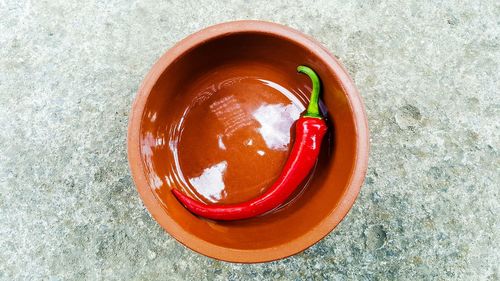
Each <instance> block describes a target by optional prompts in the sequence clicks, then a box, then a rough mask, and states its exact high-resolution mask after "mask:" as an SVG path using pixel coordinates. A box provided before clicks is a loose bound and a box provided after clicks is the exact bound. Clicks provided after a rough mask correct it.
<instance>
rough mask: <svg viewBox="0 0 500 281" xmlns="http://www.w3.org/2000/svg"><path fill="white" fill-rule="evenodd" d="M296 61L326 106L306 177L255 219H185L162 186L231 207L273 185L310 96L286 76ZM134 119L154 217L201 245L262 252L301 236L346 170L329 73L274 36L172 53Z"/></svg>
mask: <svg viewBox="0 0 500 281" xmlns="http://www.w3.org/2000/svg"><path fill="white" fill-rule="evenodd" d="M301 64H304V65H308V66H310V67H312V68H313V69H315V70H316V71H317V73H318V74H319V76H320V78H321V80H322V87H323V91H322V100H323V102H324V105H325V106H326V108H327V110H328V113H327V118H328V123H329V134H328V135H327V136H326V137H325V139H324V142H323V146H322V152H321V154H320V155H321V157H320V159H319V161H318V164H317V166H316V168H315V170H314V172H313V174H312V175H311V177H310V178H309V179H308V180H307V181H306V182H305V183H303V185H302V186H301V187H300V188H299V189H298V191H297V192H296V194H295V195H294V196H292V198H291V199H290V200H289V202H288V203H287V204H286V205H285V206H284V207H282V208H280V209H278V210H275V211H273V212H271V213H269V214H266V215H264V216H260V217H257V218H253V219H248V220H241V221H234V222H216V221H210V220H205V219H201V218H199V217H196V216H194V215H192V214H191V213H190V212H189V211H187V210H186V209H185V208H184V207H183V206H182V205H181V204H180V203H179V202H178V201H177V200H176V199H175V198H174V197H173V196H172V194H171V192H170V189H172V188H177V189H180V190H182V191H184V192H186V193H187V194H190V195H191V196H193V197H195V198H198V199H199V200H202V201H205V202H212V203H235V202H241V201H245V200H248V199H250V198H252V197H254V196H257V195H259V194H261V193H262V192H263V191H265V189H266V188H267V187H268V186H269V185H270V184H271V183H272V182H273V181H274V180H275V179H276V177H277V176H278V174H279V172H280V171H281V168H282V165H283V164H284V162H285V161H286V158H287V157H288V152H289V149H290V146H291V143H292V142H293V138H294V136H293V135H294V133H293V130H291V129H290V128H291V127H293V124H294V121H295V120H296V119H297V118H298V117H299V114H300V113H302V111H303V110H304V109H305V106H306V104H307V100H308V97H309V94H310V89H311V87H310V81H309V78H308V77H307V76H305V75H303V74H298V73H297V71H296V67H297V66H298V65H301ZM141 118H142V119H141V127H140V151H141V160H142V162H143V166H144V174H145V176H146V178H147V180H148V182H149V188H151V190H152V191H153V193H154V194H155V197H156V200H158V201H159V202H160V203H161V205H162V206H163V208H162V210H161V212H162V214H156V215H161V216H169V217H170V218H171V219H172V220H173V221H175V223H176V224H177V226H178V227H180V228H182V229H183V230H185V231H186V232H189V233H191V235H193V236H194V237H197V238H198V239H200V240H201V241H204V242H206V243H208V244H211V245H216V246H219V247H223V248H227V249H235V250H242V251H246V250H254V249H268V248H273V247H277V246H280V245H285V244H287V243H289V242H291V241H294V240H296V239H299V238H300V237H302V236H305V235H308V233H309V232H311V231H312V230H313V229H315V227H317V226H318V225H319V224H320V223H321V222H322V221H324V220H327V219H329V218H330V216H331V214H332V213H333V212H334V211H335V208H336V207H337V206H338V204H339V202H340V201H341V199H342V196H343V194H344V192H345V190H346V188H347V186H348V183H349V180H350V178H351V176H352V173H353V168H354V164H355V158H356V130H355V125H354V124H355V121H354V117H353V112H352V109H351V107H350V105H349V101H348V100H347V96H346V94H345V93H344V91H343V88H342V86H341V85H340V82H339V80H338V78H337V77H336V74H335V73H332V72H331V71H330V70H329V68H328V67H327V66H326V65H325V62H324V61H322V60H321V59H320V58H318V57H316V56H315V55H314V54H313V53H312V52H310V51H309V50H307V49H306V48H305V47H304V46H301V45H299V44H297V43H294V42H293V41H291V40H286V39H285V38H282V37H280V36H277V35H272V34H267V33H257V32H245V33H232V34H226V35H224V36H219V37H217V38H213V39H211V40H208V41H206V42H204V43H203V44H199V45H197V46H196V47H194V48H191V49H190V50H189V51H187V52H185V53H182V54H180V56H179V57H178V58H177V59H176V60H175V61H174V62H173V63H171V64H170V65H169V66H168V67H167V68H166V69H165V71H164V72H163V73H162V74H161V76H160V77H159V79H158V80H157V81H156V84H155V85H154V86H153V88H152V90H151V93H150V94H149V96H148V99H147V101H146V106H145V110H144V113H143V115H142V117H141ZM314 242H315V241H312V243H314ZM188 246H189V245H188Z"/></svg>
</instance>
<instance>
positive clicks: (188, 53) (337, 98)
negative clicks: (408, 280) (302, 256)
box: [128, 21, 368, 262]
mask: <svg viewBox="0 0 500 281" xmlns="http://www.w3.org/2000/svg"><path fill="white" fill-rule="evenodd" d="M235 61H236V62H241V63H239V64H238V63H237V65H239V66H240V69H239V70H236V71H244V70H245V67H246V66H248V63H247V62H251V63H254V64H257V65H259V64H261V65H266V64H267V65H274V66H275V69H279V70H281V71H282V72H279V71H275V70H269V71H267V73H262V75H263V76H265V77H267V78H268V79H270V80H273V79H274V80H276V79H278V80H279V81H276V82H277V83H279V84H284V85H290V86H291V87H297V88H301V89H302V91H299V92H304V93H305V92H307V89H308V88H307V87H309V86H308V83H310V82H309V81H308V80H307V77H303V76H300V75H297V74H296V73H295V68H296V66H297V65H300V64H306V65H308V66H310V67H312V68H313V69H315V70H316V71H317V72H318V74H319V76H320V77H321V80H322V86H323V92H322V99H323V101H324V103H325V105H326V107H327V108H328V120H329V122H330V131H331V135H330V136H331V137H330V138H327V139H325V142H324V145H323V153H322V158H321V159H320V161H319V163H318V166H317V169H316V172H315V174H314V177H313V179H312V180H311V181H310V184H309V185H308V187H307V188H306V189H305V191H304V192H303V193H302V194H301V196H300V197H298V200H295V201H294V202H293V204H289V205H287V207H286V208H283V209H281V210H280V211H279V212H275V213H271V214H268V215H265V216H263V217H259V218H255V219H250V220H243V221H235V222H225V223H220V222H211V221H206V220H203V219H200V218H198V217H196V216H193V215H192V214H191V213H189V212H188V211H187V210H186V209H185V208H183V207H182V205H180V204H179V203H178V201H176V200H175V198H174V197H173V196H172V195H171V193H170V192H169V190H170V188H176V186H168V185H165V186H162V187H161V188H159V189H156V188H152V181H151V179H152V178H153V179H154V178H155V177H157V178H162V176H164V175H165V173H166V171H165V168H164V167H167V166H168V165H169V162H172V161H173V159H172V156H171V153H170V151H169V149H168V146H164V147H159V146H157V145H156V142H154V141H153V142H151V141H144V140H148V139H149V140H151V139H153V140H154V139H157V138H161V134H162V133H163V132H162V129H161V128H165V126H167V125H168V123H169V122H172V116H173V115H174V113H173V112H174V110H173V108H177V107H180V104H179V102H180V101H179V100H182V99H179V98H178V97H179V96H182V95H188V94H189V93H188V92H186V93H183V91H186V89H187V88H186V84H189V81H193V79H195V78H196V77H200V76H203V75H205V74H206V73H207V72H210V71H211V70H213V69H214V68H215V67H218V66H220V65H221V64H230V63H234V62H235ZM236 69H238V67H237V68H236ZM260 69H261V70H262V69H263V70H264V71H265V70H266V69H271V68H268V67H267V68H266V67H263V68H262V67H261V68H260ZM287 72H289V73H290V76H283V75H282V73H287ZM294 81H295V82H294ZM294 83H295V84H294ZM192 91H196V89H195V90H193V89H192ZM300 99H301V100H303V101H304V102H305V99H304V97H300ZM155 113H156V116H155V120H154V122H152V121H151V118H150V116H152V115H153V114H155ZM128 141H129V162H130V166H131V169H132V173H133V177H134V181H135V183H136V186H137V188H138V190H139V193H140V194H141V197H142V198H143V200H144V202H145V205H146V207H147V208H148V210H149V211H150V212H151V213H152V215H153V216H154V218H155V219H156V220H157V221H158V222H159V223H160V225H162V227H163V228H165V230H167V231H168V232H169V233H170V234H171V235H172V236H174V237H175V238H176V239H177V240H179V241H180V242H181V243H183V244H184V245H186V246H188V247H189V248H191V249H193V250H195V251H198V252H200V253H202V254H205V255H208V256H211V257H214V258H218V259H222V260H227V261H234V262H262V261H269V260H274V259H279V258H283V257H286V256H289V255H292V254H295V253H297V252H300V251H302V250H304V249H305V248H307V247H309V246H311V245H312V244H314V243H315V242H317V241H318V240H320V239H321V238H322V237H324V236H325V235H326V234H328V233H329V232H330V231H331V230H332V229H333V228H334V227H335V226H336V225H337V224H338V223H339V222H340V220H341V219H342V218H343V217H344V216H345V215H346V213H347V212H348V210H349V209H350V207H351V206H352V204H353V203H354V200H355V198H356V196H357V194H358V192H359V189H360V186H361V184H362V181H363V179H364V175H365V173H366V165H367V159H368V130H367V124H366V117H365V112H364V108H363V104H362V102H361V98H360V96H359V94H358V93H357V91H356V88H355V86H354V84H353V82H352V80H351V79H350V78H349V76H348V74H347V72H346V71H345V69H344V68H343V67H342V66H341V65H340V64H339V63H338V62H337V61H336V60H335V58H333V57H332V56H331V55H330V54H328V53H327V52H326V50H325V49H324V48H323V47H321V46H320V45H319V44H318V43H317V42H315V41H313V40H312V39H310V38H308V37H306V36H304V35H302V34H300V33H299V32H297V31H295V30H292V29H289V28H287V27H284V26H281V25H277V24H273V23H266V22H257V21H242V22H232V23H225V24H221V25H217V26H214V27H210V28H208V29H205V30H202V31H200V32H198V33H196V34H194V35H192V36H190V37H188V38H186V39H184V40H183V41H181V42H180V43H179V44H178V45H176V46H175V47H174V48H172V49H171V50H169V51H168V52H167V53H166V54H165V55H164V56H163V57H162V58H160V60H159V61H158V62H157V63H156V64H155V66H154V67H153V68H152V70H151V72H150V73H149V74H148V76H147V77H146V79H145V81H144V82H143V84H142V86H141V88H140V90H139V93H138V96H137V98H136V101H135V102H134V106H133V109H132V114H131V117H130V125H129V138H128ZM145 151H146V152H147V153H145Z"/></svg>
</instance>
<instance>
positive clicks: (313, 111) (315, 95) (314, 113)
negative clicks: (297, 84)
mask: <svg viewBox="0 0 500 281" xmlns="http://www.w3.org/2000/svg"><path fill="white" fill-rule="evenodd" d="M297 71H298V72H300V73H304V74H306V75H307V76H309V78H311V82H312V92H311V100H310V101H309V106H308V107H307V112H306V114H304V116H308V117H316V118H321V114H320V113H319V106H318V102H319V92H320V90H321V86H320V82H319V77H318V75H317V74H316V72H314V70H312V69H311V68H309V67H307V66H304V65H300V66H299V67H297Z"/></svg>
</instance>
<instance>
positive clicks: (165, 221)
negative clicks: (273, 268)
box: [127, 20, 369, 263]
mask: <svg viewBox="0 0 500 281" xmlns="http://www.w3.org/2000/svg"><path fill="white" fill-rule="evenodd" d="M236 33H261V34H269V35H271V36H275V37H281V38H283V39H285V40H288V41H292V42H294V43H295V44H298V45H300V46H302V47H303V48H304V49H307V50H309V51H310V52H311V53H313V54H314V55H316V56H317V57H318V58H319V59H320V60H321V61H322V62H323V63H324V64H325V65H326V67H327V68H328V70H329V71H330V72H332V73H335V76H336V79H337V80H338V81H337V82H338V83H339V85H341V87H342V88H343V91H344V93H345V94H346V96H347V100H348V103H349V105H350V107H351V109H352V112H353V115H354V125H355V134H356V142H357V144H356V159H355V164H354V168H353V172H352V175H351V178H350V179H349V183H348V185H347V188H346V190H345V192H344V194H343V195H342V197H341V200H340V202H339V203H338V205H337V207H336V208H334V209H332V211H331V213H330V214H329V215H328V216H327V217H326V218H325V219H324V220H322V221H321V222H320V223H319V224H318V225H317V226H316V227H314V228H312V229H310V230H309V231H308V232H307V233H305V234H304V235H302V236H300V237H298V238H296V239H295V240H293V241H290V242H288V243H285V244H281V245H278V246H274V247H270V248H264V249H250V250H241V249H232V248H226V247H222V246H219V245H215V244H212V243H209V242H207V241H205V240H202V239H200V238H198V237H197V236H195V235H193V234H191V233H189V232H188V231H186V230H184V229H183V228H182V227H181V226H179V225H178V224H177V223H176V222H175V221H174V220H173V219H172V218H171V217H170V216H169V215H168V214H167V215H165V212H164V207H163V206H162V205H161V203H160V202H159V201H158V199H157V198H156V196H155V195H154V193H153V191H152V189H151V188H150V186H149V183H148V181H147V178H146V175H145V173H144V171H145V169H144V165H143V162H142V159H141V158H142V157H141V148H140V129H141V119H142V116H143V113H144V109H145V106H146V103H147V100H148V97H149V94H150V92H151V90H152V88H153V87H154V85H155V84H156V82H157V80H158V79H159V78H160V76H161V74H162V73H163V72H164V71H165V69H166V68H167V67H168V66H169V65H170V64H171V63H172V62H174V61H175V60H176V59H177V58H179V57H180V56H182V55H183V54H185V53H186V52H187V51H189V50H191V49H193V48H195V47H197V46H199V45H201V44H203V43H205V42H207V41H209V40H213V39H215V38H220V37H224V36H229V35H233V34H236ZM127 152H128V162H129V167H130V170H131V172H132V177H133V180H134V183H135V186H136V188H137V191H138V192H139V195H140V197H141V198H142V200H143V202H144V205H145V206H146V208H147V209H148V211H149V212H150V213H151V215H152V216H153V218H154V219H155V220H156V221H157V222H158V223H159V224H160V226H161V227H162V228H163V229H164V230H166V231H167V232H168V233H169V234H170V235H171V236H172V237H174V238H175V239H176V240H177V241H179V242H180V243H181V244H183V245H184V246H186V247H188V248H190V249H191V250H194V251H195V252H198V253H200V254H203V255H205V256H208V257H211V258H214V259H218V260H223V261H228V262H238V263H258V262H268V261H273V260H278V259H282V258H286V257H289V256H292V255H295V254H297V253H299V252H302V251H303V250H305V249H307V248H309V247H310V246H312V245H314V244H316V243H317V242H319V241H320V240H321V239H323V238H324V237H325V236H326V235H328V234H329V233H330V232H331V231H332V230H333V229H335V227H336V226H337V225H338V224H339V223H340V221H342V219H343V218H344V217H345V216H346V215H347V213H348V212H349V210H350V209H351V207H352V206H353V204H354V201H355V200H356V197H357V196H358V193H359V191H360V189H361V186H362V184H363V182H364V178H365V175H366V170H367V166H368V155H369V131H368V122H367V118H366V112H365V108H364V104H363V101H362V98H361V96H360V95H359V93H358V91H357V89H356V87H355V85H354V82H353V80H352V79H351V77H350V76H349V74H348V72H347V70H346V69H345V68H344V67H343V66H342V65H341V64H340V62H339V61H338V60H337V59H336V58H335V57H334V56H332V55H331V54H330V53H329V52H328V50H327V49H326V48H325V47H323V46H322V45H321V44H320V43H319V42H317V41H316V40H314V39H313V38H311V37H309V36H307V35H305V34H303V33H301V32H299V31H297V30H295V29H292V28H290V27H287V26H284V25H281V24H277V23H272V22H266V21H258V20H242V21H232V22H225V23H220V24H216V25H212V26H209V27H207V28H204V29H202V30H200V31H198V32H196V33H193V34H191V35H189V36H188V37H186V38H185V39H183V40H181V41H180V42H178V43H177V44H175V45H174V46H173V47H172V48H171V49H169V50H168V51H167V52H166V53H164V54H163V55H162V56H161V57H160V58H159V59H158V61H157V62H156V63H155V64H154V65H153V66H152V67H151V69H150V71H149V73H148V74H147V75H146V77H145V78H144V80H143V82H142V84H141V85H140V87H139V89H138V92H137V95H136V97H135V100H134V102H133V104H132V109H131V112H130V117H129V124H128V133H127Z"/></svg>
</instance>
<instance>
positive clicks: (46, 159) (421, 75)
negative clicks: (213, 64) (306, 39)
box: [0, 0, 500, 280]
mask: <svg viewBox="0 0 500 281" xmlns="http://www.w3.org/2000/svg"><path fill="white" fill-rule="evenodd" d="M345 2H346V1H326V0H324V1H301V2H298V3H296V1H272V2H271V1H229V2H227V3H224V4H216V3H215V1H214V2H211V1H201V2H200V1H150V0H148V1H83V2H82V3H79V2H78V1H62V0H60V1H30V0H28V1H13V0H3V1H0V124H1V125H0V249H1V250H0V279H1V280H159V279H161V280H165V279H166V280H180V279H187V280H240V279H241V280H244V279H254V278H257V279H273V280H306V279H307V280H321V279H328V280H346V279H351V280H353V279H356V280H387V279H389V280H391V279H398V280H419V279H424V280H430V279H438V280H464V279H468V280H499V279H500V269H499V262H498V261H499V260H500V249H499V246H498V245H500V219H499V214H500V195H499V184H500V178H499V177H500V176H499V175H500V168H499V167H500V157H499V147H500V136H499V131H500V128H499V124H500V120H499V119H500V95H499V90H500V87H499V86H500V85H499V84H500V82H499V81H500V74H499V73H500V69H499V62H500V26H499V24H500V23H499V19H500V4H499V2H498V1H494V0H491V1H468V2H469V3H468V4H464V2H466V1H456V2H454V1H432V2H431V1H429V2H423V1H403V2H405V3H401V2H400V1H395V2H392V1H349V3H345ZM235 19H262V20H270V21H275V22H278V23H283V24H286V25H289V26H291V27H294V28H297V29H299V30H302V31H303V32H305V33H307V34H310V35H312V36H313V37H315V38H316V39H318V40H319V41H321V42H322V43H323V44H324V45H325V46H326V47H327V48H328V49H330V50H331V51H332V53H334V54H335V55H336V56H337V57H338V58H340V60H341V61H342V62H343V63H344V64H345V65H346V67H347V69H348V70H349V72H350V73H351V75H352V77H353V78H354V80H355V82H356V84H357V85H358V87H359V90H360V92H361V94H362V96H363V98H364V100H365V102H366V108H367V113H368V116H369V125H370V130H371V155H370V164H369V170H368V175H367V179H366V183H365V185H364V187H363V189H362V192H361V194H360V196H359V198H358V200H357V202H356V204H355V206H354V207H353V209H352V211H351V212H350V213H349V215H348V216H347V217H346V219H345V220H344V221H343V222H342V223H341V224H340V225H339V227H338V228H337V229H336V230H335V231H334V232H333V233H331V234H330V235H329V236H328V237H327V238H326V239H324V240H323V241H321V242H320V243H318V244H317V245H315V246H313V247H312V248H310V249H308V250H306V251H305V252H303V253H301V254H299V255H296V256H294V257H291V258H288V259H285V260H281V261H277V262H272V263H268V264H258V265H241V264H229V263H224V262H219V261H215V260H212V259H209V258H206V257H203V256H200V255H198V254H196V253H194V252H192V251H190V250H188V249H186V248H184V247H183V246H182V245H180V244H178V243H177V242H175V241H174V240H173V239H172V238H171V237H170V236H169V235H167V234H166V233H164V231H163V230H162V229H161V228H160V227H159V226H158V225H157V224H156V222H155V221H154V220H153V219H152V218H151V217H150V215H149V213H148V212H147V211H146V209H145V208H144V206H143V204H142V202H141V200H140V199H139V197H138V195H137V193H136V191H135V188H134V186H133V184H132V181H131V176H130V173H129V170H128V164H127V160H126V142H125V138H126V126H127V121H128V120H127V115H128V111H129V109H130V106H131V102H132V100H133V98H134V95H135V92H136V90H137V88H138V85H139V83H140V81H141V80H142V78H143V77H144V76H145V74H146V73H147V71H148V69H149V67H150V66H151V65H152V64H153V63H154V61H155V60H156V59H157V58H158V57H159V56H160V55H161V54H162V53H163V52H164V51H165V50H166V49H168V48H169V47H171V46H172V45H173V44H174V43H175V42H177V41H178V40H180V39H182V38H184V37H185V36H187V35H188V34H190V33H192V32H194V31H196V30H199V29H201V28H203V27H206V26H208V25H211V24H214V23H219V22H223V21H229V20H235Z"/></svg>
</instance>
